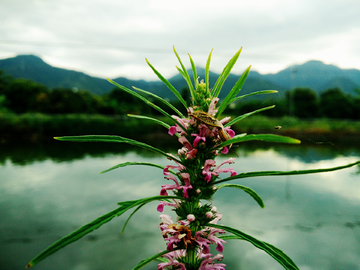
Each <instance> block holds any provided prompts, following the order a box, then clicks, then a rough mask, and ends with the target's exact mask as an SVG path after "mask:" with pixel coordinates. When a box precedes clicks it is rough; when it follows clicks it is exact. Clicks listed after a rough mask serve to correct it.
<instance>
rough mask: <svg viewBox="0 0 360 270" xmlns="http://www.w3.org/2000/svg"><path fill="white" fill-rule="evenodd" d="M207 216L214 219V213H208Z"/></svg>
mask: <svg viewBox="0 0 360 270" xmlns="http://www.w3.org/2000/svg"><path fill="white" fill-rule="evenodd" d="M205 216H206V217H207V218H212V217H213V213H212V212H206V214H205Z"/></svg>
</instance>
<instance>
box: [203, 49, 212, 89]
mask: <svg viewBox="0 0 360 270" xmlns="http://www.w3.org/2000/svg"><path fill="white" fill-rule="evenodd" d="M213 50H214V49H211V51H210V54H209V57H208V59H207V61H206V66H205V84H206V92H209V88H210V82H209V69H210V61H211V54H212V52H213Z"/></svg>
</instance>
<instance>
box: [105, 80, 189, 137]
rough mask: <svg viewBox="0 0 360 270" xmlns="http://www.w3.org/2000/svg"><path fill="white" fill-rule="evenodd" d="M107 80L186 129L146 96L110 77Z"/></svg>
mask: <svg viewBox="0 0 360 270" xmlns="http://www.w3.org/2000/svg"><path fill="white" fill-rule="evenodd" d="M108 81H109V82H111V83H112V84H113V85H115V86H117V87H119V88H120V89H121V90H123V91H125V92H127V93H129V94H131V95H133V96H135V97H137V98H139V99H141V100H142V101H143V102H145V103H146V104H147V105H149V106H150V107H152V108H154V109H155V110H157V111H159V112H161V113H162V114H163V115H165V116H167V117H168V118H169V119H170V120H171V121H173V122H174V123H176V124H177V125H178V126H179V127H181V128H182V129H183V130H184V131H186V128H185V127H184V126H182V125H181V124H180V123H179V122H178V121H177V120H176V119H174V118H173V117H171V115H170V114H168V113H167V112H166V111H164V110H163V109H161V108H160V107H159V106H156V105H155V104H154V103H152V102H150V101H149V100H147V99H146V98H144V97H143V96H142V95H139V94H138V93H136V92H135V91H133V90H130V89H129V88H127V87H125V86H122V85H120V84H118V83H117V82H114V81H112V80H110V79H108Z"/></svg>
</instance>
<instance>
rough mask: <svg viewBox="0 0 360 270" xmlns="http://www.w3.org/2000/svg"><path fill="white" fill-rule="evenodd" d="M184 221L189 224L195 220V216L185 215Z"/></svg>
mask: <svg viewBox="0 0 360 270" xmlns="http://www.w3.org/2000/svg"><path fill="white" fill-rule="evenodd" d="M186 219H187V220H188V221H190V222H191V221H194V220H195V216H194V215H193V214H189V215H187V217H186Z"/></svg>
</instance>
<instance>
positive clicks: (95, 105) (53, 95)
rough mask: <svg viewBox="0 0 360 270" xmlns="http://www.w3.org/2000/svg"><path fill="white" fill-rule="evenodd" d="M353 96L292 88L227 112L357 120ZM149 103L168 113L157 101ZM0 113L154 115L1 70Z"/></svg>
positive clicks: (121, 101)
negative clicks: (258, 112) (52, 86)
mask: <svg viewBox="0 0 360 270" xmlns="http://www.w3.org/2000/svg"><path fill="white" fill-rule="evenodd" d="M181 94H182V96H183V97H184V99H185V100H186V101H187V102H188V103H189V94H188V90H187V89H185V88H184V89H182V90H181ZM355 94H356V95H350V94H345V93H344V92H342V91H341V89H339V88H332V89H328V90H325V91H323V92H322V93H320V94H319V95H318V94H317V93H316V92H315V91H314V90H312V89H309V88H295V89H293V90H290V91H286V92H285V95H283V96H280V95H277V96H275V98H267V99H265V100H260V99H248V100H246V99H244V100H241V101H240V102H239V103H237V104H234V106H231V107H230V108H229V109H228V110H227V111H226V112H227V113H229V114H233V115H239V114H244V113H247V112H251V111H254V110H257V109H260V108H263V107H266V106H270V105H273V104H275V105H276V107H275V108H274V109H271V110H268V111H264V112H263V113H262V114H265V115H267V116H270V117H281V116H295V117H298V118H318V117H326V118H346V119H360V89H355ZM152 101H153V102H154V103H155V104H157V105H158V106H160V107H162V108H163V109H165V110H168V108H166V107H164V106H163V105H162V104H161V103H159V102H158V101H157V100H152ZM178 107H182V106H178ZM0 112H9V113H16V114H21V113H45V114H69V113H75V114H76V113H82V114H105V115H113V114H128V113H131V114H156V113H157V112H156V111H154V110H152V109H151V108H149V107H148V106H144V103H143V102H142V101H141V100H139V99H138V98H135V97H134V96H132V95H130V94H128V93H126V92H124V91H122V90H120V89H118V88H114V89H113V90H112V91H110V92H109V93H107V94H104V95H101V96H98V95H94V94H91V93H90V92H88V91H86V90H78V89H70V88H53V89H49V88H48V87H46V86H45V85H42V84H39V83H36V82H34V81H31V80H25V79H14V78H12V77H11V76H8V75H6V74H5V73H4V72H3V71H1V70H0ZM169 113H172V112H169Z"/></svg>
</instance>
